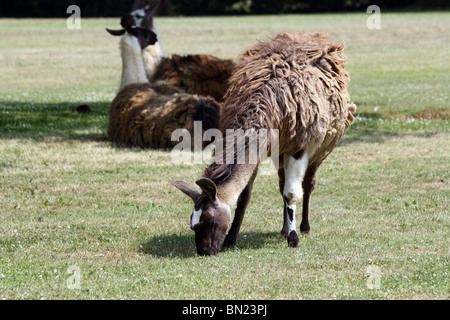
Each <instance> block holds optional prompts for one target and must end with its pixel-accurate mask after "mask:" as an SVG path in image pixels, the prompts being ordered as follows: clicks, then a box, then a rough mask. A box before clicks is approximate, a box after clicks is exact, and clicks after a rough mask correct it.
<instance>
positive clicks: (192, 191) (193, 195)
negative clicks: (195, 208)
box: [172, 181, 200, 202]
mask: <svg viewBox="0 0 450 320" xmlns="http://www.w3.org/2000/svg"><path fill="white" fill-rule="evenodd" d="M172 185H173V186H175V187H177V188H178V189H179V190H181V191H182V192H184V193H185V194H186V195H188V196H189V197H190V198H191V199H192V200H194V202H195V201H196V200H197V198H198V197H199V196H200V193H199V192H197V191H196V190H195V189H194V188H192V187H191V186H190V185H188V184H187V183H186V182H184V181H175V182H172Z"/></svg>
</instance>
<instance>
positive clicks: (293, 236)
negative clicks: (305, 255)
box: [287, 231, 299, 248]
mask: <svg viewBox="0 0 450 320" xmlns="http://www.w3.org/2000/svg"><path fill="white" fill-rule="evenodd" d="M298 241H299V239H298V235H297V232H295V231H291V232H290V233H289V235H288V237H287V242H288V246H289V247H290V248H297V247H298Z"/></svg>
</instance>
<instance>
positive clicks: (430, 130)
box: [340, 112, 446, 145]
mask: <svg viewBox="0 0 450 320" xmlns="http://www.w3.org/2000/svg"><path fill="white" fill-rule="evenodd" d="M445 126H446V124H445V123H444V121H440V122H439V121H429V122H427V121H420V120H416V119H413V118H409V119H396V118H393V119H384V118H382V117H381V116H380V115H379V114H377V113H370V112H367V113H364V112H361V113H357V114H356V116H355V121H354V122H353V124H352V125H351V126H350V128H349V129H348V130H347V132H346V133H345V135H344V137H343V139H342V141H341V143H340V144H341V145H347V144H351V143H360V142H365V143H384V142H385V141H387V140H390V139H393V138H397V137H401V136H414V137H418V138H420V137H431V136H434V135H436V134H438V133H439V132H440V131H442V130H444V127H445Z"/></svg>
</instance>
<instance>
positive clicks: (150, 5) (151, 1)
mask: <svg viewBox="0 0 450 320" xmlns="http://www.w3.org/2000/svg"><path fill="white" fill-rule="evenodd" d="M158 6H159V0H147V1H146V4H145V7H144V10H145V11H146V12H150V13H152V14H153V12H154V11H155V10H156V8H157V7H158Z"/></svg>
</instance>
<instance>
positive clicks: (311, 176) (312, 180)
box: [300, 163, 319, 234]
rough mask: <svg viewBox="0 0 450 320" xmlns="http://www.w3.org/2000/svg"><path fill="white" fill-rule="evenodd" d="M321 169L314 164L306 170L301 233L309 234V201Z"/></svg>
mask: <svg viewBox="0 0 450 320" xmlns="http://www.w3.org/2000/svg"><path fill="white" fill-rule="evenodd" d="M318 168H319V164H318V163H313V164H312V165H310V166H309V167H308V170H306V174H305V177H304V179H303V183H302V184H303V210H302V222H301V223H300V232H301V233H305V234H307V233H309V231H310V226H309V201H310V199H311V194H312V192H313V191H314V189H315V187H316V172H317V169H318Z"/></svg>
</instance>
